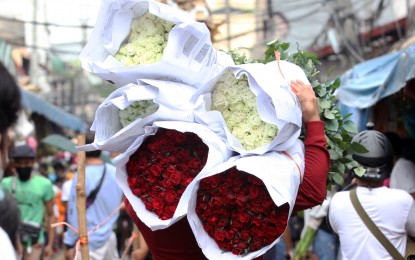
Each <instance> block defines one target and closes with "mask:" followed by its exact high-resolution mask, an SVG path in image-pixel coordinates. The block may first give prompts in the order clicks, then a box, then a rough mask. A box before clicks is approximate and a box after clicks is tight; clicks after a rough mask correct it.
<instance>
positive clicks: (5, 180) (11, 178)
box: [1, 176, 15, 186]
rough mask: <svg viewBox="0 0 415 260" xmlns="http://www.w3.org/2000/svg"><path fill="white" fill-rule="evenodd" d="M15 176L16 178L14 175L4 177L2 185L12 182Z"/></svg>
mask: <svg viewBox="0 0 415 260" xmlns="http://www.w3.org/2000/svg"><path fill="white" fill-rule="evenodd" d="M13 178H15V177H14V176H9V177H5V178H3V180H1V185H3V186H4V185H6V186H7V185H10V183H11V182H12V180H13Z"/></svg>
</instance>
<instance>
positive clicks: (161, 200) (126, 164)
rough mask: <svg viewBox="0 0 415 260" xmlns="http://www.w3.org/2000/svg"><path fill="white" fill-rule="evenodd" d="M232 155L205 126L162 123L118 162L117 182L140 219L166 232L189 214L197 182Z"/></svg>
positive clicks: (157, 123)
mask: <svg viewBox="0 0 415 260" xmlns="http://www.w3.org/2000/svg"><path fill="white" fill-rule="evenodd" d="M230 156H231V152H230V150H228V149H227V147H226V145H225V144H224V143H223V142H222V141H221V140H220V139H219V138H218V136H217V135H216V134H214V133H213V132H212V131H211V130H209V129H208V128H206V127H204V126H202V125H200V124H195V123H189V122H175V121H159V122H155V123H154V124H153V126H148V127H146V128H145V134H144V135H142V136H139V137H138V138H137V139H136V140H135V141H134V142H133V143H132V145H131V146H130V147H129V148H128V149H127V151H126V152H124V153H122V154H120V155H119V156H118V157H117V158H116V160H115V161H116V167H117V181H118V183H119V185H120V187H121V188H122V190H123V192H124V194H125V196H126V197H127V199H128V200H129V202H130V203H131V205H132V207H133V208H134V210H135V212H136V213H137V217H138V218H140V220H141V221H142V222H143V223H145V224H146V225H147V226H148V227H149V228H150V229H152V230H158V229H163V228H167V227H169V226H170V225H172V224H174V223H175V222H176V221H178V220H179V219H181V218H182V217H184V216H185V215H186V213H187V209H188V206H187V204H188V201H189V199H190V198H189V196H190V192H189V189H191V187H192V186H193V183H194V182H193V180H194V178H195V177H196V176H198V175H199V174H201V173H203V172H205V171H207V170H209V169H211V168H213V167H214V166H216V165H218V164H220V163H223V162H224V161H226V160H228V159H229V158H230Z"/></svg>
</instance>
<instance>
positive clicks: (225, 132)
mask: <svg viewBox="0 0 415 260" xmlns="http://www.w3.org/2000/svg"><path fill="white" fill-rule="evenodd" d="M273 65H276V64H274V63H269V64H266V65H264V64H259V63H257V64H245V65H234V66H228V67H224V68H223V69H222V71H221V72H220V73H219V74H218V75H217V76H216V77H214V78H213V79H212V80H211V81H209V82H208V83H207V84H205V85H204V86H202V87H200V88H199V89H198V90H197V92H196V93H195V95H194V98H200V96H203V99H204V100H206V102H205V108H206V110H204V111H200V110H199V111H196V112H195V119H196V122H198V123H201V124H204V125H207V126H208V127H209V128H211V129H212V130H213V131H215V132H217V133H218V135H219V136H221V137H222V139H223V140H224V141H225V142H226V143H227V144H228V146H229V148H230V149H232V150H234V151H236V152H238V153H239V154H241V155H246V154H263V153H265V152H267V151H270V150H273V149H274V150H279V151H284V150H287V149H289V148H290V147H291V146H292V145H293V144H294V143H295V141H296V140H297V138H298V137H299V134H300V129H301V124H302V123H301V108H300V105H299V103H298V100H297V99H296V96H295V95H294V94H293V93H292V91H291V89H290V88H289V85H288V84H286V81H285V80H283V79H282V78H278V77H274V75H275V74H277V73H278V67H275V68H274V66H273ZM290 65H291V64H290ZM294 66H295V65H294ZM298 73H300V74H299V75H296V76H297V77H296V78H301V76H304V77H305V75H304V72H302V70H301V69H300V71H298V70H297V74H298ZM301 73H302V74H301ZM269 75H273V76H272V77H270V76H269ZM305 80H306V78H305ZM306 82H307V81H306Z"/></svg>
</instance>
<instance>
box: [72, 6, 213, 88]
mask: <svg viewBox="0 0 415 260" xmlns="http://www.w3.org/2000/svg"><path fill="white" fill-rule="evenodd" d="M146 12H149V13H151V14H153V15H155V16H158V17H160V18H162V19H165V20H167V21H170V22H172V23H174V24H176V25H175V26H174V27H173V29H172V30H171V31H170V33H169V38H168V43H167V45H166V48H165V49H164V54H163V57H162V59H161V61H159V62H156V63H154V64H148V65H141V66H128V67H125V66H123V65H122V64H121V63H120V62H119V61H117V60H116V59H115V57H114V55H115V53H116V52H117V51H118V49H119V48H120V46H121V44H122V43H123V41H124V40H125V39H126V37H127V36H128V34H129V31H130V28H131V21H132V19H134V18H136V17H139V16H140V15H142V14H144V13H146ZM80 59H81V62H82V66H83V68H84V69H85V70H87V71H90V72H92V73H94V74H96V75H98V76H100V77H101V78H103V79H105V80H108V81H111V82H113V83H115V84H116V85H117V86H124V85H126V84H128V83H136V81H137V80H138V79H161V80H170V81H175V82H181V83H185V84H188V85H193V86H196V85H198V84H199V83H202V82H204V81H206V80H207V79H209V78H210V74H211V73H212V70H213V67H214V64H216V51H215V50H214V48H213V45H212V42H211V41H210V33H209V30H208V28H207V27H206V25H205V24H203V23H199V22H195V21H194V20H192V19H191V18H190V16H189V15H188V14H187V13H185V12H183V11H180V10H179V9H175V8H173V7H170V6H168V5H165V4H162V3H158V2H155V1H151V0H103V2H102V4H101V8H100V11H99V14H98V18H97V22H96V25H95V27H94V30H93V32H92V35H91V37H90V39H89V40H88V42H87V44H86V46H85V47H84V49H83V50H82V52H81V54H80Z"/></svg>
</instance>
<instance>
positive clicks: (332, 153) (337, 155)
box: [329, 149, 342, 160]
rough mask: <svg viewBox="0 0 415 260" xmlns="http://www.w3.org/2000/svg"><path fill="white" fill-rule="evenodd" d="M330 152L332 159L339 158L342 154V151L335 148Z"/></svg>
mask: <svg viewBox="0 0 415 260" xmlns="http://www.w3.org/2000/svg"><path fill="white" fill-rule="evenodd" d="M329 154H330V159H331V160H337V159H339V158H340V157H341V156H342V154H341V153H339V152H337V151H335V150H332V149H330V150H329Z"/></svg>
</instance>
